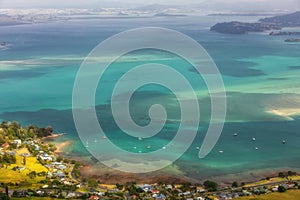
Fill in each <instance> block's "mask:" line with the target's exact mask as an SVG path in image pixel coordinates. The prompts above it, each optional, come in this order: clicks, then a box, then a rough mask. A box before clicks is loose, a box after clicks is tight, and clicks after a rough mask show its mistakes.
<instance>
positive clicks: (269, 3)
mask: <svg viewBox="0 0 300 200" xmlns="http://www.w3.org/2000/svg"><path fill="white" fill-rule="evenodd" d="M154 4H159V5H168V6H179V7H195V8H198V9H203V10H205V9H214V10H219V11H222V10H232V11H241V12H244V11H266V10H287V11H295V10H300V1H298V0H286V1H284V2H283V1H281V0H227V1H225V2H224V1H222V0H189V3H188V4H187V3H186V2H183V1H180V0H152V1H151V2H146V1H139V0H126V1H120V0H110V1H108V0H89V1H81V0H65V1H59V0H43V1H40V0H27V1H26V2H24V1H23V0H13V1H12V0H2V1H0V8H104V7H123V8H136V7H142V6H149V5H154Z"/></svg>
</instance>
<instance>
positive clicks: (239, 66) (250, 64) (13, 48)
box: [0, 16, 300, 180]
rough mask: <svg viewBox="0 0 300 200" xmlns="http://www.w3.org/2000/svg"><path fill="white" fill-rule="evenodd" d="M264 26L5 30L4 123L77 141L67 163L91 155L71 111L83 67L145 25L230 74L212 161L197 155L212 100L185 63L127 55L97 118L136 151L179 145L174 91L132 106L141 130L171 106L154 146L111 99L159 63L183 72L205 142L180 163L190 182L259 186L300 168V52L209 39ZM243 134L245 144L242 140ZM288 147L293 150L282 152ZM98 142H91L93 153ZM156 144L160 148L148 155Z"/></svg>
mask: <svg viewBox="0 0 300 200" xmlns="http://www.w3.org/2000/svg"><path fill="white" fill-rule="evenodd" d="M258 18H261V17H259V16H256V17H249V16H248V17H236V16H235V17H224V16H222V17H218V16H214V17H213V16H189V17H151V18H130V19H128V18H127V19H126V18H124V19H122V18H117V19H114V18H105V19H85V20H79V19H78V20H70V21H61V22H51V23H40V24H27V25H17V26H1V27H0V42H6V43H7V44H9V45H8V48H7V49H0V96H1V98H0V99H1V103H0V119H2V120H17V121H19V122H21V123H22V124H23V125H27V124H31V123H32V124H38V125H40V126H45V125H52V126H53V127H54V129H55V130H56V132H60V133H65V135H64V136H63V137H61V138H58V139H56V142H63V141H72V145H70V146H68V147H67V148H66V149H65V154H66V155H70V156H77V157H90V155H89V154H88V152H87V151H86V150H85V147H84V144H82V143H81V141H80V140H78V135H77V133H76V130H75V127H74V122H73V119H72V111H71V109H72V90H73V83H74V80H75V77H76V73H77V70H78V69H79V67H80V64H81V63H82V61H83V60H84V58H85V57H86V56H87V55H88V54H89V52H90V51H91V50H92V49H93V48H94V47H95V46H96V45H98V43H100V42H101V41H103V40H105V39H106V38H108V37H110V36H112V35H114V34H117V33H119V32H121V31H125V30H128V29H131V28H139V27H145V26H152V27H153V26H155V27H164V28H170V29H174V30H177V31H180V32H182V33H184V34H187V35H188V36H190V37H191V38H193V39H194V40H196V41H197V42H199V43H200V44H201V45H203V47H204V48H205V49H206V50H207V52H208V53H209V54H210V56H211V57H212V58H213V60H214V61H215V63H216V64H217V66H218V68H219V70H220V72H221V74H222V78H223V80H224V84H225V88H226V92H227V117H226V123H225V126H224V130H223V132H222V135H221V137H220V139H219V141H218V143H217V145H216V146H215V148H214V149H213V151H212V152H211V153H210V154H209V155H208V156H207V157H206V158H204V159H199V158H198V150H197V147H199V146H201V143H202V140H203V137H204V135H205V132H206V130H207V126H208V121H209V118H210V109H209V108H210V100H209V96H208V91H207V88H206V86H205V84H204V82H203V80H201V78H199V74H197V73H196V71H195V70H193V67H192V66H190V65H189V63H187V62H186V61H185V60H183V59H180V58H178V57H176V56H175V55H173V54H170V53H167V52H162V51H156V50H144V51H137V52H132V53H130V54H128V55H125V56H123V57H122V58H120V59H119V60H118V61H116V62H115V63H114V64H113V65H112V66H111V69H109V70H107V72H106V75H105V76H104V80H103V82H101V83H100V84H99V86H98V90H97V94H96V98H95V99H96V103H97V112H98V114H99V115H100V117H99V121H100V123H101V125H102V126H103V127H104V130H105V132H106V134H107V136H108V138H109V139H110V140H111V141H113V142H114V143H115V144H117V145H118V146H119V147H121V148H123V149H126V150H128V151H132V152H135V151H143V152H147V151H152V150H155V149H159V148H161V147H163V146H164V145H166V144H167V143H168V141H170V140H171V139H172V138H173V137H174V134H175V133H176V130H177V128H178V123H176V120H178V119H179V116H180V115H179V110H178V102H176V100H175V99H174V95H173V94H172V93H170V91H168V90H166V89H165V88H162V87H158V86H152V87H151V86H149V87H144V88H140V89H139V90H138V91H137V92H136V93H135V95H134V96H133V98H132V103H131V112H132V113H133V115H134V116H136V117H135V119H134V120H135V122H136V123H137V124H140V125H144V124H147V122H148V121H147V120H148V109H149V107H150V106H151V105H152V104H154V103H160V104H162V105H164V106H165V107H166V108H167V111H168V114H169V115H168V117H169V118H170V121H169V122H168V123H167V124H166V126H165V127H164V129H163V130H162V131H161V132H160V133H159V134H158V135H157V136H155V137H154V138H151V139H145V140H142V141H138V140H137V139H136V138H132V137H129V136H126V135H125V134H124V133H123V132H122V131H120V130H119V129H118V127H117V126H116V124H115V123H114V121H113V118H112V116H111V111H110V105H109V99H110V95H111V92H112V89H113V86H114V84H115V82H116V81H117V80H118V79H119V78H120V77H121V76H122V74H124V73H125V72H126V71H127V70H129V69H131V68H132V67H134V66H137V65H140V64H145V63H149V62H155V63H160V64H165V65H169V66H172V67H173V68H175V69H177V70H178V71H180V73H181V74H183V75H184V76H185V77H187V79H188V80H189V81H190V82H191V83H192V85H193V87H194V89H195V91H197V93H199V97H200V101H199V102H200V107H201V122H200V124H199V127H198V128H199V129H198V135H197V137H196V139H195V141H194V142H193V144H192V146H191V147H190V148H189V149H188V150H187V151H186V153H185V154H184V155H183V156H182V157H181V158H180V159H179V160H177V161H176V162H175V163H174V166H176V167H178V169H179V170H180V171H182V172H183V173H184V175H185V176H187V177H190V178H194V179H206V178H214V179H218V180H225V179H234V178H236V176H239V177H240V178H242V177H245V178H246V179H251V178H255V177H256V174H259V173H265V172H267V171H272V170H281V169H299V168H300V153H299V152H300V151H299V150H300V145H299V142H300V133H299V130H300V117H299V116H300V115H299V114H300V84H299V83H300V82H299V80H300V79H299V77H300V44H299V43H298V44H297V43H285V42H284V40H285V39H286V37H287V36H269V35H268V34H267V33H259V34H246V35H224V34H219V33H214V32H210V31H209V27H210V26H212V25H214V24H215V23H216V22H222V21H232V20H238V21H256V20H257V19H258ZM295 29H297V28H295ZM299 29H300V28H299ZM103 59H105V58H103ZM161 76H162V77H161V78H163V76H164V75H161ZM234 133H238V136H237V137H234V136H233V134H234ZM252 138H256V140H255V141H253V140H252ZM99 139H101V138H99ZM283 140H285V141H286V144H282V141H283ZM93 141H94V142H93ZM96 143H97V142H96V140H95V138H91V141H90V143H89V145H97V144H96ZM149 145H151V147H152V148H151V149H147V148H146V146H149ZM256 148H257V149H256ZM220 151H222V152H223V153H220Z"/></svg>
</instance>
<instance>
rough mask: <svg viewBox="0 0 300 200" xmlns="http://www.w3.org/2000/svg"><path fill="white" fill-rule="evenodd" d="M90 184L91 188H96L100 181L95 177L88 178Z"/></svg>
mask: <svg viewBox="0 0 300 200" xmlns="http://www.w3.org/2000/svg"><path fill="white" fill-rule="evenodd" d="M88 186H89V187H90V188H95V187H97V186H98V182H97V181H96V180H95V179H89V180H88Z"/></svg>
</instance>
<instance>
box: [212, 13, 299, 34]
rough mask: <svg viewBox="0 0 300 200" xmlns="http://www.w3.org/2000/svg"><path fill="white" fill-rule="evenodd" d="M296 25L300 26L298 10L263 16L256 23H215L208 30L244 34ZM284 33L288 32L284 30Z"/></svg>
mask: <svg viewBox="0 0 300 200" xmlns="http://www.w3.org/2000/svg"><path fill="white" fill-rule="evenodd" d="M297 26H300V11H298V12H295V13H292V14H287V15H281V16H275V17H269V18H263V19H260V20H259V22H256V23H246V22H237V21H234V22H223V23H217V24H216V25H214V26H212V27H211V28H210V30H211V31H215V32H219V33H225V34H246V33H249V32H264V31H270V30H281V29H282V28H285V27H297ZM283 34H285V33H283ZM286 34H288V33H287V32H286ZM290 34H296V33H290Z"/></svg>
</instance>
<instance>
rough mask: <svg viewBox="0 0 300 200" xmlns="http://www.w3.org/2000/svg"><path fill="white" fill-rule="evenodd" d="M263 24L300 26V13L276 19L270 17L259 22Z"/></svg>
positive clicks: (276, 17)
mask: <svg viewBox="0 0 300 200" xmlns="http://www.w3.org/2000/svg"><path fill="white" fill-rule="evenodd" d="M259 21H260V22H262V23H274V24H277V25H279V26H281V27H295V26H300V11H298V12H294V13H292V14H287V15H280V16H275V17H268V18H264V19H260V20H259Z"/></svg>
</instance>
